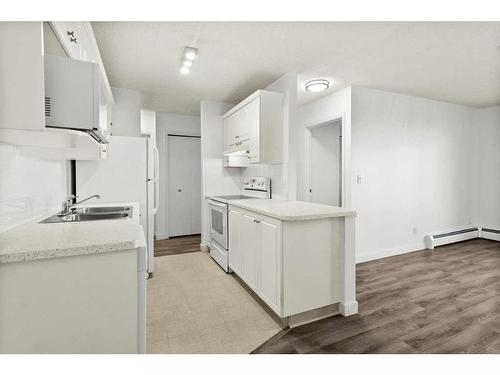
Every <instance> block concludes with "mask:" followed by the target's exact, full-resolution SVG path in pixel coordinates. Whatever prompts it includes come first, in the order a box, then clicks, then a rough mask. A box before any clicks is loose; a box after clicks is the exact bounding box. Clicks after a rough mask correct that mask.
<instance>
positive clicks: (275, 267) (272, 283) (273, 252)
mask: <svg viewBox="0 0 500 375" xmlns="http://www.w3.org/2000/svg"><path fill="white" fill-rule="evenodd" d="M259 227H260V254H259V273H260V277H259V279H260V283H259V295H260V297H261V298H262V299H263V300H264V301H265V302H266V303H267V304H268V305H269V306H270V307H271V308H272V309H273V310H274V311H275V312H276V313H278V314H280V305H281V303H280V300H281V293H280V289H281V284H280V280H281V262H280V259H281V228H280V223H279V222H275V221H271V220H262V221H261V222H260V224H259Z"/></svg>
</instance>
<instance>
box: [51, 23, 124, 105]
mask: <svg viewBox="0 0 500 375" xmlns="http://www.w3.org/2000/svg"><path fill="white" fill-rule="evenodd" d="M49 25H50V28H51V29H52V30H53V32H54V34H55V35H56V37H57V39H58V40H59V42H60V44H61V46H62V48H63V49H64V51H65V52H66V54H67V56H68V57H70V58H72V59H75V60H83V61H88V62H93V63H95V64H98V65H99V71H100V75H101V81H102V85H103V95H104V99H105V101H106V104H107V105H108V106H109V105H112V104H114V98H113V93H112V92H111V86H110V84H109V80H108V76H107V74H106V71H105V69H104V64H103V62H102V59H101V54H100V52H99V47H98V46H97V42H96V40H95V35H94V31H93V30H92V25H91V24H90V22H81V21H52V22H50V23H49Z"/></svg>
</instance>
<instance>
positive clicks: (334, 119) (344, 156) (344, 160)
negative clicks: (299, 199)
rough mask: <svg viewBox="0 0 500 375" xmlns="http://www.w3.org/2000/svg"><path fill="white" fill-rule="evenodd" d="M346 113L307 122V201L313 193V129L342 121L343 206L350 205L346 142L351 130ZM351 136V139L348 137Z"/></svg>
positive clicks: (305, 136)
mask: <svg viewBox="0 0 500 375" xmlns="http://www.w3.org/2000/svg"><path fill="white" fill-rule="evenodd" d="M345 118H346V115H345V112H343V113H341V114H336V115H334V116H332V117H331V118H330V119H328V120H326V121H322V122H320V123H314V124H306V125H305V128H304V142H305V144H304V158H305V163H304V164H305V168H304V169H305V170H304V172H305V173H304V174H305V178H304V184H305V186H304V191H305V200H306V201H307V202H310V201H311V193H310V192H309V188H310V186H311V137H312V135H311V130H312V129H314V128H317V127H320V126H325V125H329V124H332V123H336V122H338V121H340V129H341V135H342V145H341V148H342V155H341V169H342V181H341V185H342V186H341V190H342V194H341V200H342V202H341V205H340V206H341V207H349V206H348V205H346V202H347V201H346V198H347V194H346V193H347V190H346V188H347V181H348V180H349V178H348V175H347V173H348V172H349V170H348V165H349V164H348V162H349V160H350V158H349V160H347V153H346V151H345V150H346V142H347V141H348V140H349V142H350V131H349V132H347V124H346V121H345ZM347 133H349V136H347ZM347 137H349V139H347ZM349 196H350V195H349Z"/></svg>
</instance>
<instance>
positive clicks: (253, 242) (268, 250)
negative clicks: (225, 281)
mask: <svg viewBox="0 0 500 375" xmlns="http://www.w3.org/2000/svg"><path fill="white" fill-rule="evenodd" d="M229 248H230V251H229V267H230V268H231V269H232V270H233V271H234V272H235V273H236V274H237V275H238V276H239V277H240V278H241V279H242V280H243V281H244V282H245V283H246V284H247V285H248V286H249V287H250V288H251V289H253V291H254V292H255V293H257V295H259V296H260V297H261V298H262V300H263V301H264V302H266V303H267V304H268V305H269V307H271V309H273V310H274V311H275V312H276V313H277V314H278V315H280V316H281V313H282V310H281V265H280V262H281V260H280V259H281V222H280V221H279V220H276V219H273V218H268V217H265V216H262V215H257V214H253V213H250V212H248V211H242V210H238V209H234V208H230V210H229Z"/></svg>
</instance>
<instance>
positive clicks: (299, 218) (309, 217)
mask: <svg viewBox="0 0 500 375" xmlns="http://www.w3.org/2000/svg"><path fill="white" fill-rule="evenodd" d="M227 204H228V205H229V206H234V207H238V208H242V209H244V210H247V211H251V212H255V213H257V214H260V215H265V216H269V217H272V218H274V219H278V220H282V221H307V220H320V219H330V218H332V219H333V218H338V217H350V216H357V213H356V211H348V212H339V213H330V214H312V215H311V214H309V215H300V216H281V215H277V214H274V213H272V212H269V211H265V210H260V209H258V208H255V207H249V206H247V205H245V204H238V203H234V202H231V201H227Z"/></svg>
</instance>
